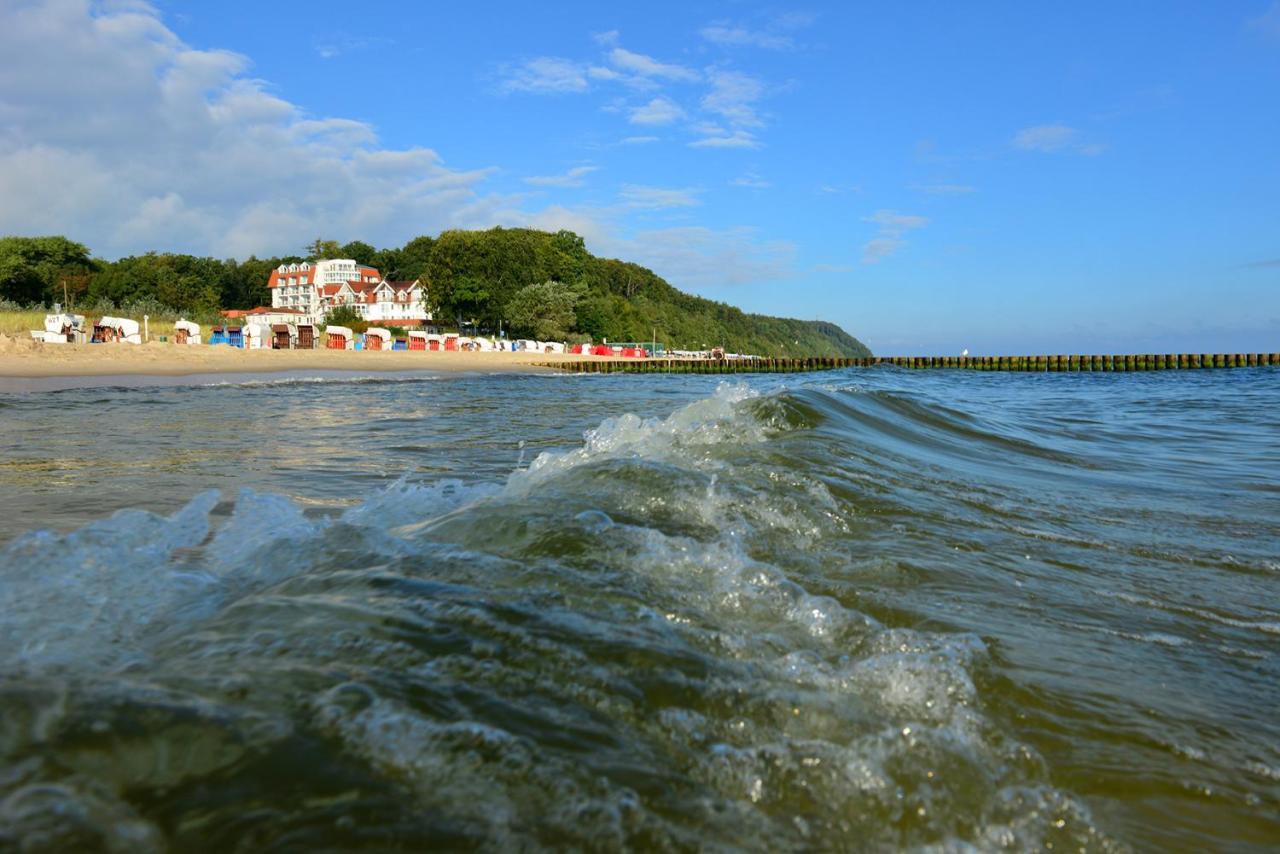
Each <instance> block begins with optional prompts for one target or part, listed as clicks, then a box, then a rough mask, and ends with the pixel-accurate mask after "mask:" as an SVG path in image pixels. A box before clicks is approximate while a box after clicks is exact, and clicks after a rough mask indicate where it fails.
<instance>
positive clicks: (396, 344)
mask: <svg viewBox="0 0 1280 854" xmlns="http://www.w3.org/2000/svg"><path fill="white" fill-rule="evenodd" d="M391 349H392V350H408V349H409V339H408V338H398V337H397V338H393V339H391Z"/></svg>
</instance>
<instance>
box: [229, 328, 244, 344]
mask: <svg viewBox="0 0 1280 854" xmlns="http://www.w3.org/2000/svg"><path fill="white" fill-rule="evenodd" d="M227 344H228V346H231V347H240V348H241V349H243V348H244V330H243V329H241V328H240V327H239V326H228V327H227Z"/></svg>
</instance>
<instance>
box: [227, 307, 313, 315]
mask: <svg viewBox="0 0 1280 854" xmlns="http://www.w3.org/2000/svg"><path fill="white" fill-rule="evenodd" d="M260 314H306V312H304V311H303V310H302V309H300V308H283V307H281V308H272V307H271V306H269V305H260V306H258V307H257V308H251V309H249V310H248V311H242V312H240V314H239V316H240V317H245V316H257V315H260Z"/></svg>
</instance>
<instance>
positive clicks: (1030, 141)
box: [1013, 125, 1080, 151]
mask: <svg viewBox="0 0 1280 854" xmlns="http://www.w3.org/2000/svg"><path fill="white" fill-rule="evenodd" d="M1079 135H1080V132H1079V131H1077V130H1076V129H1075V128H1072V127H1067V126H1066V125H1036V126H1035V127H1029V128H1023V129H1022V130H1020V131H1018V132H1017V133H1016V134H1015V135H1014V137H1013V147H1014V148H1021V149H1023V150H1024V151H1061V150H1062V149H1064V148H1066V147H1067V146H1069V145H1073V144H1074V143H1075V141H1076V137H1078V136H1079Z"/></svg>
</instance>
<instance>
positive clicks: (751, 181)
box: [729, 172, 773, 190]
mask: <svg viewBox="0 0 1280 854" xmlns="http://www.w3.org/2000/svg"><path fill="white" fill-rule="evenodd" d="M729 184H730V185H731V186H734V187H750V188H751V189H753V190H763V189H766V188H768V187H772V186H773V184H772V183H770V182H769V181H766V180H765V179H763V178H761V177H760V176H759V175H758V174H757V173H755V172H748V173H746V174H745V175H740V176H738V177H737V178H734V179H733V180H732V181H730V182H729Z"/></svg>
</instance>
